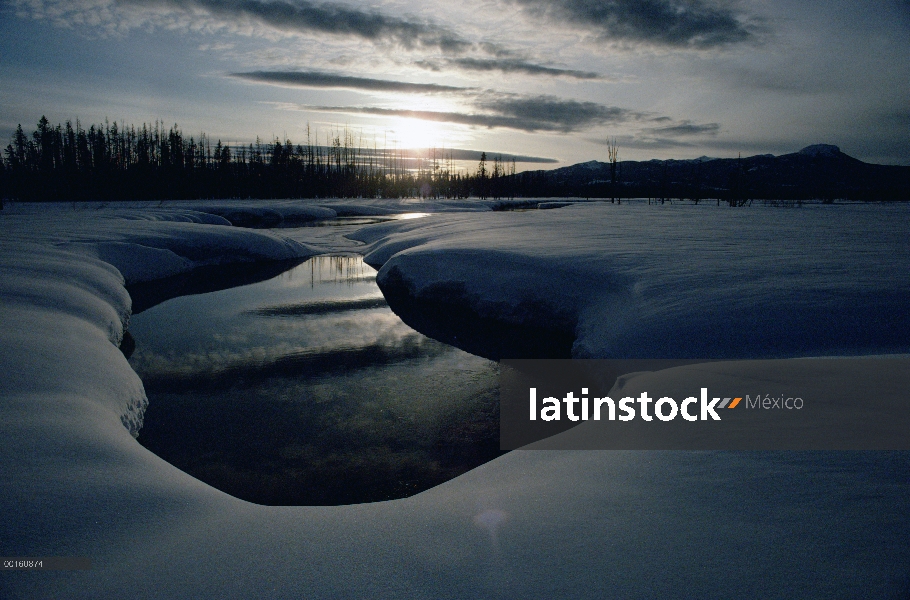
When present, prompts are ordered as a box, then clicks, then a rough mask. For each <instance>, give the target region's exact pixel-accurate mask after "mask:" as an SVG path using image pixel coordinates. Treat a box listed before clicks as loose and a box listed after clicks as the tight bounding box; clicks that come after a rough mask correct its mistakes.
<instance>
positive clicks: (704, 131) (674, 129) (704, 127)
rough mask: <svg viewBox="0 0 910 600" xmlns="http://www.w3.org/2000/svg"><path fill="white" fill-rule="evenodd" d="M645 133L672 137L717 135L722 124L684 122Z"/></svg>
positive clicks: (651, 129) (655, 128)
mask: <svg viewBox="0 0 910 600" xmlns="http://www.w3.org/2000/svg"><path fill="white" fill-rule="evenodd" d="M661 120H663V119H661ZM645 131H646V132H647V133H649V134H652V135H656V136H670V137H679V136H687V135H717V132H718V131H720V124H719V123H704V124H701V125H700V124H698V123H693V122H692V121H683V122H682V123H678V124H676V125H668V126H667V127H654V128H650V129H646V130H645Z"/></svg>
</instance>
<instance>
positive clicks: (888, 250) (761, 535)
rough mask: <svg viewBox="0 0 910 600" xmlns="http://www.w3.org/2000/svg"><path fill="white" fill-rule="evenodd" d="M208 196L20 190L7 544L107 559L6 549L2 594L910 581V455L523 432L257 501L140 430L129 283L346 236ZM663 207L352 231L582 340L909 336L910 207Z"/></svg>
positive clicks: (6, 395) (899, 340) (702, 342)
mask: <svg viewBox="0 0 910 600" xmlns="http://www.w3.org/2000/svg"><path fill="white" fill-rule="evenodd" d="M233 204H234V206H235V208H236V207H237V205H242V204H243V203H233ZM249 204H251V205H252V206H249V207H248V208H247V209H242V210H250V211H253V210H254V209H255V210H258V209H259V208H261V206H260V205H259V204H258V203H252V202H251V203H249ZM266 204H268V203H266ZM305 204H306V205H307V206H310V205H313V206H321V204H319V203H317V202H308V203H305ZM347 204H357V202H356V201H347ZM365 204H369V203H368V202H367V203H365ZM274 205H275V206H277V205H278V204H277V203H275V204H274ZM427 205H428V203H421V204H417V206H420V207H422V208H420V209H417V208H415V212H417V211H418V210H419V211H420V212H430V211H426V210H425V209H426V207H427ZM194 206H195V208H194V209H189V208H181V207H179V206H176V205H175V206H165V207H160V208H158V207H154V206H128V207H126V208H123V207H117V208H111V207H104V208H99V209H93V210H90V211H88V210H72V209H70V208H69V207H67V206H60V205H58V206H34V207H30V206H24V205H18V206H13V207H11V210H7V209H5V210H4V211H3V212H2V213H0V240H2V241H0V298H3V303H2V305H0V322H2V323H3V327H2V328H0V373H3V377H2V378H0V450H2V454H3V459H2V460H3V467H2V471H0V473H2V476H0V509H2V511H3V514H4V524H3V527H2V528H0V548H2V551H0V553H2V554H4V555H5V556H88V557H91V559H92V565H93V568H92V570H91V571H72V572H53V573H52V572H45V573H25V572H4V573H2V575H0V590H2V595H3V596H4V597H9V598H46V597H67V598H98V597H156V598H187V597H196V598H209V597H211V598H250V597H269V598H300V597H308V598H342V597H344V598H350V597H370V598H373V597H377V598H415V597H416V598H466V597H478V598H555V597H560V598H591V597H622V598H654V597H662V598H690V597H701V598H709V597H715V598H719V597H734V598H792V597H799V598H829V597H834V596H839V597H899V596H901V595H906V593H907V589H908V568H907V565H908V564H910V546H908V545H907V544H906V539H907V536H908V534H910V520H908V517H907V515H908V509H910V493H908V483H907V482H908V477H907V473H908V469H910V466H908V457H907V454H906V453H795V454H794V453H786V452H777V453H724V452H701V453H664V452H596V451H578V452H557V451H537V450H535V451H530V450H528V451H516V452H512V453H509V454H507V455H505V456H503V457H501V458H499V459H497V460H495V461H493V462H491V463H488V464H486V465H484V466H482V467H480V468H478V469H475V470H473V471H471V472H469V473H467V474H465V475H463V476H461V477H459V478H457V479H455V480H452V481H450V482H448V483H446V484H444V485H442V486H439V487H437V488H434V489H432V490H429V491H427V492H424V493H422V494H419V495H417V496H414V497H412V498H408V499H404V500H397V501H393V502H383V503H376V504H370V505H358V506H342V507H263V506H256V505H252V504H249V503H246V502H243V501H240V500H236V499H234V498H231V497H229V496H227V495H225V494H223V493H221V492H218V491H216V490H214V489H212V488H210V487H208V486H206V485H205V484H203V483H201V482H199V481H197V480H195V479H193V478H192V477H190V476H188V475H186V474H184V473H182V472H181V471H179V470H177V469H176V468H174V467H172V466H170V465H169V464H167V463H165V462H164V461H162V460H161V459H159V458H158V457H156V456H154V455H153V454H151V453H149V452H148V451H146V450H145V449H144V448H142V447H141V446H140V445H139V444H138V443H137V442H136V441H135V440H134V439H133V438H132V436H131V431H135V429H136V427H137V426H138V423H139V421H140V420H141V412H142V408H143V405H144V402H145V395H144V392H143V390H142V385H141V382H140V381H139V379H138V377H136V375H135V374H134V373H133V371H132V370H131V369H130V367H129V365H128V363H127V362H126V360H125V358H124V357H123V356H122V354H121V353H120V352H119V351H118V349H117V347H116V345H115V344H117V343H118V342H119V340H120V338H121V337H122V331H123V326H124V324H126V323H127V322H128V317H129V309H130V301H129V297H128V296H127V295H126V292H125V290H124V288H123V282H124V278H126V279H127V280H129V281H143V280H152V279H155V278H158V277H161V276H164V275H169V274H175V273H179V272H182V271H184V270H186V269H189V268H194V267H196V266H199V265H204V264H214V263H218V264H229V263H230V262H232V261H251V260H281V259H287V258H293V257H305V256H308V255H311V254H313V253H315V252H319V251H321V249H322V248H324V247H325V244H328V242H326V241H325V240H324V239H323V238H319V239H318V240H316V241H317V242H318V243H314V244H312V245H309V244H307V243H306V240H307V239H309V236H310V235H313V236H317V235H318V236H326V235H327V233H326V232H325V231H319V232H316V231H313V232H312V233H310V232H307V231H305V230H302V229H301V230H295V231H294V232H293V234H290V233H289V236H290V237H289V236H284V235H281V230H277V232H268V231H261V230H249V229H241V228H237V227H229V226H228V225H227V224H226V221H225V219H224V218H223V217H222V216H218V215H216V214H213V213H207V212H205V206H204V203H196V204H195V205H194ZM269 206H272V205H269ZM335 206H338V204H337V203H336V204H335ZM484 206H486V205H484ZM666 208H668V207H660V208H658V207H651V208H650V209H648V208H645V207H636V206H628V205H625V204H624V205H623V206H622V208H620V207H612V206H604V205H595V204H579V205H575V206H569V207H565V208H562V209H559V210H549V211H540V212H535V211H529V212H524V213H493V212H489V211H488V210H486V209H485V210H483V211H482V212H475V213H471V214H466V213H452V214H441V213H440V214H433V215H431V216H428V217H425V218H421V219H412V220H403V221H394V222H389V223H384V224H380V225H375V226H371V227H368V228H365V229H363V230H361V231H360V232H359V233H357V234H356V235H355V237H356V238H357V239H358V240H359V241H360V243H361V244H362V246H360V247H361V248H362V249H363V250H364V251H366V252H368V255H367V259H368V261H369V262H370V263H371V264H374V265H377V266H381V267H382V268H381V271H380V277H386V278H387V277H389V274H390V273H392V272H393V271H394V272H396V273H398V275H399V276H400V278H401V281H403V282H405V284H406V285H407V286H409V290H408V291H409V293H413V294H414V295H415V296H416V297H418V298H419V297H420V296H421V294H423V293H426V292H427V290H431V289H432V288H433V286H434V285H435V286H437V287H438V286H442V288H446V286H449V287H451V285H452V284H453V283H457V284H461V285H462V288H461V289H463V291H464V294H463V296H462V299H463V301H464V302H465V303H466V305H467V306H468V307H469V308H471V309H472V310H475V311H476V312H477V313H478V314H484V315H488V316H491V317H494V318H497V319H503V320H506V321H510V320H511V321H514V322H528V321H540V320H543V319H546V318H547V317H546V315H547V314H552V315H555V321H556V322H557V323H558V324H559V326H560V327H563V328H566V329H567V331H571V332H572V333H573V334H574V335H576V338H577V339H576V344H575V347H574V348H573V354H574V355H575V356H584V357H588V356H635V355H640V354H648V355H651V356H654V355H667V356H700V357H703V356H707V355H711V354H714V353H726V354H728V355H736V356H749V357H753V356H759V355H763V354H768V355H775V356H798V355H812V354H819V355H821V354H834V353H860V352H865V351H867V350H869V349H871V348H872V347H873V346H875V347H876V348H877V350H878V351H884V352H898V351H902V350H904V349H905V348H906V346H907V340H906V336H907V333H906V332H907V331H910V328H908V327H904V328H900V327H898V326H899V325H901V324H904V323H905V321H904V320H902V319H905V318H906V311H907V307H908V305H910V303H908V300H907V296H906V294H907V290H910V285H908V284H910V280H908V278H910V268H908V266H910V256H908V253H910V248H908V244H907V239H908V236H907V233H908V232H907V228H908V225H907V224H908V223H910V220H908V219H907V216H908V215H907V207H903V206H901V207H888V206H873V207H826V208H822V207H818V208H817V209H816V208H805V209H801V210H792V211H782V210H774V209H750V210H745V209H744V210H732V209H713V208H711V207H686V208H684V207H678V208H677V207H674V208H673V209H672V210H665V209H666ZM651 209H653V210H651ZM276 210H277V209H276ZM308 210H309V209H308ZM331 210H333V211H336V209H335V208H331ZM364 210H365V211H367V212H368V209H364ZM686 210H689V211H690V212H686ZM213 211H214V209H213ZM336 212H338V211H336ZM10 213H12V214H10ZM301 214H302V213H301ZM308 214H310V213H308ZM312 229H314V230H316V229H323V230H324V229H328V228H312ZM291 237H293V238H294V239H291ZM295 240H297V241H295ZM333 243H334V244H335V246H336V247H341V246H343V245H344V244H345V242H343V241H338V240H336V241H335V242H333ZM350 247H351V248H356V247H357V245H356V244H355V242H353V241H351V242H350ZM778 320H782V323H783V325H775V323H778V322H779V321H778ZM841 323H846V325H842V324H841ZM889 326H890V327H889ZM861 331H865V332H866V333H864V334H861ZM765 344H771V346H770V347H771V350H767V349H766V348H768V346H766V345H765ZM680 373H681V375H680V376H681V377H688V376H690V375H691V374H689V375H687V374H686V371H685V369H683V370H681V371H680Z"/></svg>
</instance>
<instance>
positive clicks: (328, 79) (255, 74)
mask: <svg viewBox="0 0 910 600" xmlns="http://www.w3.org/2000/svg"><path fill="white" fill-rule="evenodd" d="M231 76H232V77H236V78H238V79H245V80H247V81H255V82H259V83H268V84H273V85H291V86H298V87H307V88H346V89H352V90H364V91H370V92H403V93H422V94H437V93H451V92H465V91H468V90H470V88H461V87H455V86H450V85H439V84H435V83H410V82H407V81H391V80H386V79H370V78H367V77H351V76H348V75H335V74H332V73H323V72H320V71H250V72H245V73H231Z"/></svg>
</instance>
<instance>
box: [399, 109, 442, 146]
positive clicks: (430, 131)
mask: <svg viewBox="0 0 910 600" xmlns="http://www.w3.org/2000/svg"><path fill="white" fill-rule="evenodd" d="M387 127H388V129H387V133H386V141H387V144H388V145H389V146H395V147H398V148H402V149H405V148H442V147H445V146H447V145H451V140H450V139H448V138H451V132H449V131H448V130H447V128H446V127H444V126H443V125H442V124H440V123H434V122H433V121H424V120H421V119H407V118H397V117H396V118H393V119H390V120H389V123H388V126H387ZM447 142H448V144H447Z"/></svg>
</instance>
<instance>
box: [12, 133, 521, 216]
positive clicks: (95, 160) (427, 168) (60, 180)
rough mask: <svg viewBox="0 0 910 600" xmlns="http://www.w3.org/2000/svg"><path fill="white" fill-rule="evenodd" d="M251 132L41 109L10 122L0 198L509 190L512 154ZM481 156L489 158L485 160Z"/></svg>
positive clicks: (455, 194)
mask: <svg viewBox="0 0 910 600" xmlns="http://www.w3.org/2000/svg"><path fill="white" fill-rule="evenodd" d="M319 137H320V136H319V135H318V134H317V133H315V132H311V131H310V128H309V126H307V139H306V142H305V143H300V144H294V143H293V142H291V140H290V139H284V140H281V139H279V138H275V139H273V140H272V141H271V142H267V143H264V142H263V141H262V140H261V139H260V138H258V137H257V138H256V141H255V143H250V144H247V145H242V144H225V143H222V141H221V140H220V139H219V140H216V141H214V142H213V140H212V139H211V138H210V137H209V136H207V135H206V134H205V133H201V134H200V135H199V137H198V138H196V137H194V136H187V135H185V134H184V132H183V131H182V130H181V129H180V127H179V126H178V125H176V124H175V125H173V126H172V127H165V126H164V125H163V124H162V123H161V122H157V121H156V122H155V123H154V124H147V123H143V124H142V125H141V126H139V127H136V126H134V125H129V126H126V125H118V123H117V122H116V121H115V122H113V123H110V122H108V121H107V120H105V122H104V124H97V125H95V124H92V125H90V126H89V127H88V129H85V128H84V127H82V125H81V124H80V122H79V120H76V122H75V124H74V123H73V122H72V121H66V123H65V124H63V125H60V124H58V125H56V126H53V125H51V124H50V122H49V121H48V120H47V118H46V117H41V119H40V120H39V121H38V125H37V128H36V129H35V131H34V132H33V133H32V134H31V135H30V136H29V135H27V134H26V133H25V132H24V131H23V129H22V126H21V125H19V127H18V128H17V129H16V132H15V133H14V134H13V138H12V140H11V142H10V143H9V144H8V145H7V146H6V148H5V150H4V152H3V156H2V159H0V199H2V198H7V199H17V200H26V201H81V200H163V199H204V198H325V197H341V198H351V197H370V198H401V197H416V196H422V197H438V198H467V197H471V196H477V197H481V198H487V197H490V198H502V197H507V196H514V195H515V193H516V189H517V182H518V178H517V177H516V174H515V162H514V161H512V163H511V165H506V164H505V162H504V161H503V160H502V159H501V157H498V156H497V157H494V159H493V160H492V161H488V160H487V156H486V153H484V154H482V155H481V160H480V163H479V165H478V167H477V170H476V171H474V172H468V171H466V170H463V169H462V170H459V169H456V167H455V161H454V159H453V158H452V153H451V152H450V153H448V154H446V152H445V151H442V150H432V151H431V152H430V153H429V154H428V155H426V156H416V155H413V154H411V153H410V152H408V151H406V150H398V149H388V148H378V147H376V144H375V142H374V144H373V145H372V147H369V145H367V144H365V143H364V140H363V138H362V137H358V136H357V135H356V134H355V133H354V132H352V131H351V130H349V129H347V128H344V129H340V128H334V129H333V130H331V131H330V132H328V133H327V134H325V136H324V141H323V143H319ZM488 162H491V163H492V165H489V164H488Z"/></svg>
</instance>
